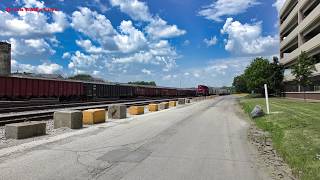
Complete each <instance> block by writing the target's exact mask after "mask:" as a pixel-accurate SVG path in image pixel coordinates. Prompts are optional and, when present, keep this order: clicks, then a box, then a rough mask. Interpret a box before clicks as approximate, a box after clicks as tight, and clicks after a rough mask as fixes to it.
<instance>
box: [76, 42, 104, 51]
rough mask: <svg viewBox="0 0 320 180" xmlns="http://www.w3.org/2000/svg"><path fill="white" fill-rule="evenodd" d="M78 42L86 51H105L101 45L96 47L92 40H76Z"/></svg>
mask: <svg viewBox="0 0 320 180" xmlns="http://www.w3.org/2000/svg"><path fill="white" fill-rule="evenodd" d="M76 44H77V45H78V46H80V47H81V48H83V49H84V50H85V51H86V52H88V53H92V54H99V53H104V52H105V51H104V50H103V49H102V48H101V47H96V46H94V45H93V44H92V42H91V41H90V40H88V39H87V40H76Z"/></svg>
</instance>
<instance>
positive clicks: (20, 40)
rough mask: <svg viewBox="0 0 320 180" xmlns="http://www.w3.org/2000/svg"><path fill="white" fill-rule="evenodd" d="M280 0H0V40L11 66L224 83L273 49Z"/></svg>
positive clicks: (163, 81) (120, 78) (113, 77)
mask: <svg viewBox="0 0 320 180" xmlns="http://www.w3.org/2000/svg"><path fill="white" fill-rule="evenodd" d="M283 2H284V0H268V1H264V0H200V1H199V0H184V1H180V0H161V1H156V0H145V1H143V0H90V1H89V0H88V1H85V0H83V1H81V0H79V1H72V0H55V1H54V0H46V1H45V0H43V1H38V0H16V1H14V0H2V1H1V2H0V3H1V4H0V8H1V9H0V21H1V22H3V23H1V24H0V40H5V41H9V42H11V44H12V59H13V60H12V69H13V71H17V70H18V71H20V72H22V71H25V72H36V73H61V74H63V75H64V76H70V75H74V74H77V73H86V74H91V75H94V76H97V77H102V78H104V79H106V80H108V81H117V82H128V81H136V80H144V81H150V80H154V81H156V82H157V84H159V85H162V86H175V87H179V86H180V83H181V86H182V87H195V86H196V85H198V84H206V85H209V86H223V85H231V83H232V80H233V77H234V76H236V75H238V74H240V73H241V72H242V71H243V69H244V68H245V67H246V66H247V65H248V63H249V62H250V61H251V60H252V59H253V58H254V57H257V56H263V57H267V58H270V57H272V56H274V55H277V54H278V51H279V50H278V46H279V45H278V44H279V38H278V10H279V8H280V7H281V5H282V4H283ZM8 7H10V8H15V7H38V8H44V7H48V8H58V10H59V11H57V12H53V13H51V12H6V8H8Z"/></svg>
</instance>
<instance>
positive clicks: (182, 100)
mask: <svg viewBox="0 0 320 180" xmlns="http://www.w3.org/2000/svg"><path fill="white" fill-rule="evenodd" d="M185 103H186V99H185V98H179V99H178V104H185Z"/></svg>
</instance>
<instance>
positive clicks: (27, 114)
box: [0, 98, 177, 126]
mask: <svg viewBox="0 0 320 180" xmlns="http://www.w3.org/2000/svg"><path fill="white" fill-rule="evenodd" d="M169 100H177V99H176V98H173V99H157V100H140V101H130V102H128V101H127V102H116V103H104V104H95V105H92V104H91V105H88V104H81V106H76V107H59V108H51V109H44V110H39V109H36V110H35V109H33V110H32V111H22V112H17V113H6V114H0V126H3V125H5V124H9V123H16V122H24V121H41V120H49V119H53V113H54V112H55V111H59V110H65V109H69V110H85V109H93V108H104V109H106V110H107V109H108V106H110V105H126V106H134V105H135V106H139V105H147V104H149V103H159V102H165V101H169Z"/></svg>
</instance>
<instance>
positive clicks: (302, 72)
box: [232, 52, 317, 95]
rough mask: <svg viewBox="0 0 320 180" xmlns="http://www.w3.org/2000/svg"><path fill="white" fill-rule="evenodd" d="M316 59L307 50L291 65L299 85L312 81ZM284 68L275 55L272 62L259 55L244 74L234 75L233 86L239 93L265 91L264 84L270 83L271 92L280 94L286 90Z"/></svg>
mask: <svg viewBox="0 0 320 180" xmlns="http://www.w3.org/2000/svg"><path fill="white" fill-rule="evenodd" d="M315 63H317V61H316V59H314V58H313V57H309V56H308V54H307V53H306V52H301V54H300V55H299V57H298V59H297V61H296V62H295V63H294V64H293V65H292V66H291V69H292V72H291V73H292V75H293V76H294V77H295V79H294V81H295V82H296V83H297V85H298V86H299V91H300V86H302V87H306V86H308V85H310V84H311V83H312V82H311V80H310V77H311V76H312V73H313V72H314V71H315V70H316V68H315ZM284 69H285V67H284V66H283V65H282V64H280V62H279V59H278V57H273V59H272V61H271V62H270V61H269V60H268V59H266V58H262V57H257V58H255V59H254V60H253V61H252V62H251V64H250V65H249V66H248V67H247V68H246V69H245V70H244V72H243V74H241V75H239V76H236V77H234V79H233V84H232V85H233V87H234V90H235V91H236V92H237V93H252V92H253V93H257V94H263V93H264V84H267V85H268V92H269V93H270V94H275V95H280V94H281V93H282V92H284V83H283V78H284Z"/></svg>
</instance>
